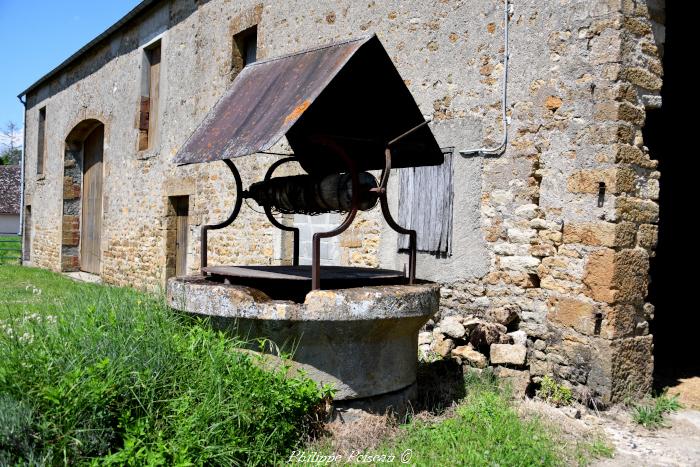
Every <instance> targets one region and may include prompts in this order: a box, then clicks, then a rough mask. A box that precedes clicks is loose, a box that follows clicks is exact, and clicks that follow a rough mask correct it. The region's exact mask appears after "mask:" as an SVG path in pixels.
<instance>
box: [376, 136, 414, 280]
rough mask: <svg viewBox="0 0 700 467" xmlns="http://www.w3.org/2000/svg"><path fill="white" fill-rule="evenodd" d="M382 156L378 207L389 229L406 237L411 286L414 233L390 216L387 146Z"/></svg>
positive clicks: (389, 162)
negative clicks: (383, 159)
mask: <svg viewBox="0 0 700 467" xmlns="http://www.w3.org/2000/svg"><path fill="white" fill-rule="evenodd" d="M404 134H405V133H404ZM394 141H396V140H394ZM384 156H385V165H384V170H382V176H381V181H380V182H379V190H378V192H379V205H380V206H381V207H382V214H383V215H384V219H386V223H387V224H389V227H391V228H392V229H394V231H396V232H398V233H400V234H404V235H408V283H409V284H413V283H414V282H415V281H416V238H417V237H416V231H415V230H412V229H407V228H405V227H401V226H400V225H399V224H398V223H397V222H396V221H395V220H394V218H393V217H392V215H391V211H390V210H389V200H388V199H387V192H388V190H387V184H388V183H389V174H390V172H391V149H390V148H389V147H388V145H387V148H386V150H385V151H384Z"/></svg>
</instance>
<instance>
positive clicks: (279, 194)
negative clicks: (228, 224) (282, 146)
mask: <svg viewBox="0 0 700 467" xmlns="http://www.w3.org/2000/svg"><path fill="white" fill-rule="evenodd" d="M358 182H359V183H358V185H359V192H358V203H357V208H358V209H359V210H361V211H367V210H369V209H372V208H373V207H374V206H375V205H376V204H377V199H378V196H377V192H376V191H372V190H373V189H375V188H377V186H378V184H377V180H376V179H375V178H374V176H372V174H370V173H368V172H360V173H359V174H358ZM248 197H249V198H252V199H253V200H254V201H255V202H256V203H258V204H259V205H260V206H262V207H265V206H270V207H272V208H273V209H276V210H277V211H279V212H282V213H285V214H320V213H326V212H349V211H350V210H351V209H352V177H351V176H350V174H347V173H343V174H332V175H327V176H325V177H322V178H317V177H313V176H311V175H294V176H290V177H276V178H272V179H269V180H266V181H262V182H257V183H254V184H253V185H251V186H250V188H249V190H248Z"/></svg>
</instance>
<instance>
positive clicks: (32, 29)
mask: <svg viewBox="0 0 700 467" xmlns="http://www.w3.org/2000/svg"><path fill="white" fill-rule="evenodd" d="M138 3H139V0H0V128H4V127H5V124H6V123H7V122H8V120H12V121H14V122H16V123H17V124H18V125H19V126H20V127H22V126H23V124H24V107H23V106H22V104H20V102H19V101H18V100H17V94H19V93H20V92H22V91H23V90H25V89H26V88H28V87H29V86H30V85H31V84H32V83H34V82H35V81H36V80H38V79H39V78H41V77H42V76H44V75H45V74H46V73H47V72H48V71H50V70H51V69H53V68H54V67H56V66H57V65H58V64H60V63H61V62H62V61H63V60H65V59H66V58H68V57H69V56H70V55H72V54H73V53H74V52H76V51H77V50H78V49H79V48H80V47H82V46H83V45H85V44H86V43H88V42H90V40H92V39H93V38H95V36H97V35H99V34H100V33H101V32H102V31H104V30H105V29H107V28H108V27H109V26H111V25H112V24H113V23H115V22H116V21H117V20H119V18H121V17H122V16H124V15H125V14H126V13H128V12H129V11H130V10H131V9H132V8H133V7H135V6H136V5H137V4H138Z"/></svg>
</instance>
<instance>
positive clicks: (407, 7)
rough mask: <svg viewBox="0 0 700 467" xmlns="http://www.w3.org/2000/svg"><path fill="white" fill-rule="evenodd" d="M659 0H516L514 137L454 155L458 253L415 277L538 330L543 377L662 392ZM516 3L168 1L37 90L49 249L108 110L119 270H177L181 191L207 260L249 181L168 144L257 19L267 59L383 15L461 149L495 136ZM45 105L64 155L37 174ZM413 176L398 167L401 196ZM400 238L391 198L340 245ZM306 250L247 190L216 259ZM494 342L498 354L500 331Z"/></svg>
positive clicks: (387, 251)
mask: <svg viewBox="0 0 700 467" xmlns="http://www.w3.org/2000/svg"><path fill="white" fill-rule="evenodd" d="M653 6H654V8H652V9H651V14H650V11H649V9H648V8H647V6H646V3H645V2H643V1H632V0H595V1H590V0H564V1H562V2H556V4H553V3H552V4H550V3H547V2H538V1H535V0H524V1H517V2H514V4H513V12H512V15H511V21H510V54H511V63H510V70H509V71H510V78H509V83H508V86H509V101H508V115H509V119H510V122H511V124H510V127H509V143H508V146H507V149H506V151H505V153H504V154H503V155H499V156H482V155H471V156H469V157H461V156H459V155H457V154H455V161H454V166H455V174H456V176H455V180H456V182H455V186H456V192H455V213H454V216H455V217H454V225H455V227H454V229H455V232H454V233H455V237H454V242H453V250H454V254H453V255H452V257H450V258H442V259H441V258H435V257H433V256H430V255H427V254H421V255H419V258H418V275H419V277H424V278H426V279H433V280H437V281H439V282H441V283H442V284H443V295H442V296H443V300H442V306H441V311H440V314H439V316H438V317H437V318H436V321H437V323H436V327H437V328H438V329H440V328H441V326H442V324H441V323H440V320H441V319H442V318H443V317H446V316H451V315H452V316H459V318H452V319H458V320H461V321H460V324H461V325H463V323H464V321H465V319H467V320H468V319H480V320H482V321H483V320H486V321H488V322H494V321H495V322H499V323H500V325H501V326H505V328H503V329H501V331H502V332H501V334H504V335H507V333H512V332H515V331H522V333H524V335H525V339H524V340H523V339H522V335H523V334H518V339H520V341H519V342H521V344H522V345H524V346H525V348H526V361H525V362H524V363H523V364H522V365H518V369H519V370H522V371H528V372H529V373H528V374H527V377H528V378H530V377H531V378H532V381H534V382H537V378H539V377H541V376H542V375H544V374H553V375H554V376H556V377H557V378H558V379H560V380H561V381H563V382H564V383H565V384H568V385H570V386H572V387H573V388H575V389H577V390H578V392H579V394H580V395H581V396H582V397H592V398H596V399H598V400H600V401H603V402H609V401H614V400H618V399H620V398H621V397H623V396H624V395H625V394H626V391H628V390H629V388H635V389H638V390H641V391H644V390H646V389H648V387H649V384H650V376H651V368H652V362H653V360H652V356H651V336H649V335H648V324H647V321H648V319H649V318H650V315H651V313H652V312H653V307H652V306H651V305H649V304H645V302H644V299H645V296H646V287H647V283H648V258H649V256H650V255H651V254H653V248H654V244H655V241H656V240H655V236H656V227H655V224H656V222H657V220H658V215H659V213H658V206H657V204H656V201H655V200H656V199H657V197H658V178H659V173H658V172H657V171H656V166H655V162H654V161H652V160H650V159H649V157H648V154H647V153H646V151H645V149H644V146H643V144H644V143H643V140H642V137H641V127H642V125H643V124H644V112H645V106H653V105H659V95H658V91H659V89H660V86H661V82H662V81H661V80H662V77H661V74H662V70H661V63H660V59H659V46H660V42H661V41H662V38H661V39H660V34H661V32H660V31H662V26H661V25H662V23H663V18H662V16H660V13H659V12H660V11H661V10H662V8H661V7H660V6H659V5H658V2H654V3H653ZM502 8H503V4H502V3H501V2H500V1H495V0H476V1H471V2H466V1H460V0H446V1H442V2H419V1H415V2H394V1H368V2H351V1H349V0H348V1H334V2H326V1H323V2H308V1H305V0H296V1H292V0H288V1H285V2H274V3H273V2H270V3H267V2H263V3H260V2H253V1H236V2H233V1H228V0H211V1H208V2H189V1H185V0H173V1H170V2H168V1H163V2H159V3H157V4H156V6H154V7H152V8H150V9H149V10H147V11H145V12H143V13H142V15H141V17H140V18H139V19H137V20H136V21H134V22H132V23H129V24H127V25H125V26H124V27H123V28H122V29H121V30H120V32H118V33H116V34H115V35H114V36H113V37H112V38H110V39H108V40H107V41H105V42H104V43H103V44H101V45H100V46H98V47H96V48H94V49H93V50H92V51H90V52H89V53H87V54H86V55H85V56H84V58H82V59H81V60H80V61H79V62H78V63H77V64H75V65H72V66H71V67H70V68H68V69H67V70H65V71H64V72H62V73H61V74H59V76H58V77H56V78H54V79H52V80H51V81H50V82H48V83H46V84H45V85H44V86H43V87H40V88H38V89H37V90H36V91H34V92H32V93H31V94H30V95H29V96H27V98H28V99H27V100H28V105H27V129H26V130H27V131H26V136H27V145H26V149H27V159H26V164H27V166H26V171H25V173H26V177H27V178H26V183H27V198H26V203H27V204H31V205H32V219H33V222H32V223H33V226H32V227H33V229H32V232H33V242H32V263H33V264H35V265H38V266H40V267H46V268H52V269H55V270H59V269H61V267H62V266H61V264H62V258H61V252H62V245H64V243H62V242H63V240H62V239H63V233H62V220H61V213H62V206H63V198H64V186H63V180H64V178H63V177H64V152H65V147H66V138H67V137H68V135H69V134H70V132H71V130H72V129H73V128H75V127H76V126H77V125H79V124H80V122H82V121H84V120H87V119H96V120H98V121H100V122H101V123H102V124H104V125H105V129H106V132H105V134H106V140H105V156H104V157H105V169H104V170H105V188H104V190H105V195H104V222H103V225H104V232H103V259H102V274H101V275H102V277H103V279H104V280H105V281H107V282H110V283H114V284H119V285H131V286H136V287H143V288H150V289H157V288H159V287H162V285H163V284H164V281H165V279H166V275H167V274H168V272H167V271H168V270H171V269H172V268H170V269H168V268H167V266H166V265H167V263H168V253H167V248H166V244H167V241H168V232H169V231H171V230H172V228H171V225H170V223H169V221H168V197H169V196H184V195H187V196H190V202H189V205H190V229H191V231H190V236H189V238H190V245H189V246H188V252H189V254H188V258H189V262H188V267H189V269H190V270H191V271H192V272H195V271H196V270H197V268H198V263H199V257H200V251H199V240H200V238H199V230H200V229H199V227H200V226H201V225H203V224H207V223H215V222H218V221H220V220H223V219H224V218H226V217H227V215H228V213H229V212H230V209H231V208H232V206H233V199H231V196H230V194H231V193H233V192H234V186H233V185H232V184H233V181H232V177H231V176H230V175H229V174H228V173H227V170H226V168H225V167H224V165H223V164H220V163H214V164H202V165H193V166H184V167H176V166H174V165H173V164H172V162H171V161H172V158H173V156H174V155H175V154H176V153H177V150H178V149H179V148H180V146H181V145H182V144H183V143H184V141H185V139H186V138H187V137H188V136H189V135H190V134H191V132H192V131H193V130H194V128H195V127H196V125H197V124H198V123H199V122H200V121H201V120H202V118H203V117H204V115H206V113H207V112H208V111H209V110H210V109H211V107H212V106H213V105H214V103H215V102H216V101H217V99H218V98H219V97H220V96H221V94H222V93H223V92H224V90H225V89H226V87H227V86H228V84H229V83H230V82H231V80H232V79H233V78H235V75H236V70H237V68H236V63H237V62H236V60H237V59H236V55H235V54H234V53H233V52H232V46H233V41H232V36H233V35H234V34H235V33H237V32H239V31H242V30H244V29H246V28H248V27H250V26H251V25H253V24H256V23H257V24H258V55H259V56H261V57H269V56H277V55H282V54H285V53H290V52H293V51H296V50H299V49H302V48H307V47H313V46H316V45H318V44H321V43H327V42H332V41H337V40H343V39H347V38H349V37H356V36H358V35H361V34H367V33H377V35H378V36H379V38H380V39H381V40H382V42H383V44H384V45H385V47H386V49H387V51H388V52H389V54H390V56H391V58H392V60H393V61H394V63H395V64H396V66H397V68H398V70H399V72H400V73H401V75H402V76H403V78H404V80H405V83H406V84H407V86H408V87H409V89H410V90H411V92H412V93H413V95H414V97H415V99H416V102H417V104H418V105H419V107H420V108H421V110H422V112H423V113H424V114H425V115H427V116H430V117H432V118H433V120H434V123H433V124H431V125H432V128H433V131H434V132H435V134H436V137H437V138H438V141H439V143H440V144H441V146H443V147H454V148H455V150H456V151H457V152H458V151H459V150H460V149H466V148H469V147H481V146H484V145H486V146H492V145H496V144H498V142H499V141H500V138H501V137H502V128H501V125H502V123H501V120H500V103H501V89H502V88H501V86H502V79H503V76H504V68H503V64H502V53H503V37H502V33H503V26H504V24H503V15H502ZM154 40H161V44H162V51H163V59H162V65H161V89H160V108H159V110H158V111H159V122H160V128H159V129H158V131H157V136H156V138H155V140H154V142H153V144H152V147H151V149H149V150H146V151H138V150H137V140H138V125H137V122H136V120H137V109H138V103H139V99H140V80H141V76H142V74H141V70H140V67H142V66H143V48H144V47H145V46H147V45H149V44H151V43H152V42H153V41H154ZM44 105H45V106H46V107H47V135H48V144H47V147H48V158H47V164H46V167H47V168H46V170H45V173H46V176H45V177H44V178H43V179H38V178H37V177H36V175H35V172H36V170H35V168H36V137H37V136H36V132H37V128H36V127H37V119H38V112H39V108H41V107H43V106H44ZM377 105H382V103H381V102H378V103H377ZM369 111H371V109H368V112H369ZM280 148H281V149H284V144H281V145H280ZM273 159H274V156H266V157H256V158H246V159H243V160H241V161H240V163H239V164H237V165H238V167H239V170H240V172H241V175H242V176H243V179H244V181H245V182H244V183H245V184H246V185H247V184H250V183H252V182H254V181H257V180H259V179H261V178H262V176H263V174H264V170H265V169H266V167H267V165H268V164H269V163H270V161H271V160H273ZM289 170H293V169H290V168H288V167H285V166H283V167H281V168H280V169H279V173H278V175H283V174H284V173H285V171H289ZM397 178H398V177H396V176H394V177H393V179H392V183H391V185H390V194H391V199H392V203H394V204H393V209H394V212H395V210H396V204H395V203H396V199H397V196H398V193H397V190H398V188H397V186H396V183H395V182H396V179H397ZM601 184H604V185H601ZM601 189H602V191H601ZM396 242H397V239H396V236H395V234H394V233H393V232H392V231H391V230H390V229H388V227H387V226H386V225H385V223H384V221H383V220H382V218H381V215H380V213H379V210H378V209H375V210H374V211H371V212H367V213H362V214H361V215H359V216H358V220H357V221H356V223H355V225H354V226H353V228H352V229H350V230H348V231H347V232H345V233H344V234H343V235H342V236H341V238H340V246H341V258H340V261H341V264H347V265H363V266H365V265H366V266H385V267H394V268H398V269H401V268H402V267H403V264H405V263H406V257H405V255H401V254H398V253H397V251H396V244H397V243H396ZM290 255H291V248H290V247H289V235H287V234H284V235H282V234H280V233H279V232H278V231H277V230H276V229H274V228H272V227H271V226H269V224H268V223H267V221H266V219H265V217H264V215H261V214H260V213H256V212H254V211H252V210H249V209H246V207H245V206H244V209H243V210H242V211H241V215H240V217H239V218H238V219H237V220H236V223H235V224H234V225H233V226H232V227H230V228H228V229H225V230H222V231H214V232H212V233H211V237H210V252H209V261H210V263H211V264H217V263H218V264H220V263H229V264H231V263H239V264H240V263H247V264H278V263H281V262H287V261H289V258H290ZM171 262H172V261H171ZM469 315H472V316H473V318H465V317H467V316H469ZM433 334H435V335H437V334H439V332H437V333H431V336H432V335H433ZM465 335H466V334H465ZM425 336H426V335H424V337H423V339H425V338H426V337H425ZM443 336H444V335H443ZM463 337H464V335H463V336H462V338H463ZM431 339H432V338H431ZM440 339H442V338H440ZM460 339H461V338H460ZM505 339H506V340H508V338H505ZM438 340H439V339H438ZM431 342H432V340H431ZM426 344H427V345H428V346H429V347H430V346H431V345H432V346H433V347H435V346H436V345H438V343H437V342H433V343H432V344H431V343H430V342H424V345H426ZM467 344H468V340H466V339H465V340H464V342H463V345H464V346H466V345H467ZM504 345H515V344H508V343H505V344H504ZM464 350H465V349H462V351H464ZM481 350H483V351H484V353H485V354H486V355H485V357H486V358H490V359H491V360H492V361H493V355H491V353H492V351H491V347H490V344H489V346H487V347H483V346H482V348H481ZM496 360H497V361H500V360H498V358H497V359H496ZM498 365H501V366H502V367H503V368H507V369H509V370H511V369H512V368H511V366H509V365H508V364H507V363H503V364H498ZM503 371H505V370H503Z"/></svg>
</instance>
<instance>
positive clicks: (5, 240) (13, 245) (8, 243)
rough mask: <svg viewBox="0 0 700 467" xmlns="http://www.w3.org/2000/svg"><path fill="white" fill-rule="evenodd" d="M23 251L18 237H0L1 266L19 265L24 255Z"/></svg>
mask: <svg viewBox="0 0 700 467" xmlns="http://www.w3.org/2000/svg"><path fill="white" fill-rule="evenodd" d="M3 248H6V249H10V250H16V251H9V250H4V249H3ZM21 249H22V243H21V242H20V240H19V237H18V236H17V235H0V264H18V263H19V258H20V256H21V254H22V252H21Z"/></svg>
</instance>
